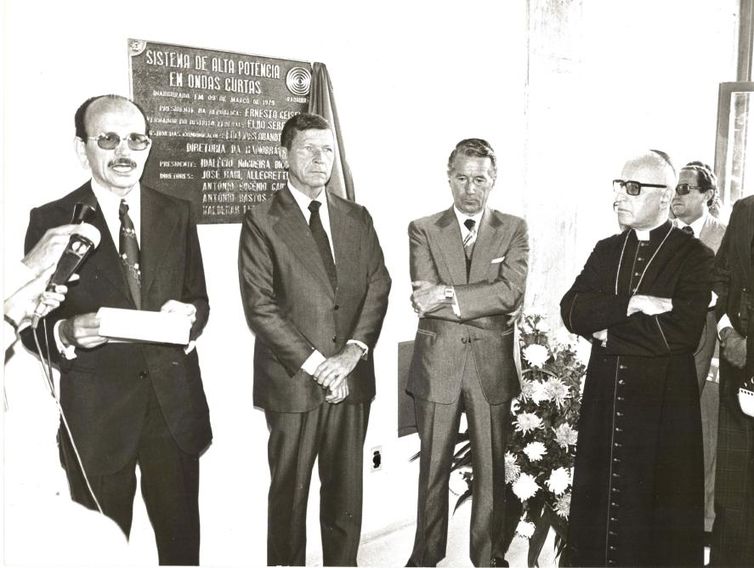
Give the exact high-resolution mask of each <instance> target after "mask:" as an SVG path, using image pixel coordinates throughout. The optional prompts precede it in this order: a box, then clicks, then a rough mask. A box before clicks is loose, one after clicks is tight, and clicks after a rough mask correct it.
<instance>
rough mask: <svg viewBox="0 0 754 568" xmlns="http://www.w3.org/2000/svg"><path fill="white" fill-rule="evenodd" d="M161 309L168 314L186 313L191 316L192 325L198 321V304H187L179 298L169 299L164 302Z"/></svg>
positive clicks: (188, 316)
mask: <svg viewBox="0 0 754 568" xmlns="http://www.w3.org/2000/svg"><path fill="white" fill-rule="evenodd" d="M160 311H161V312H165V313H168V314H181V315H184V316H186V317H187V318H189V320H190V321H191V324H192V325H193V323H194V322H195V321H196V306H194V304H186V303H184V302H179V301H178V300H168V301H167V302H165V303H164V304H162V307H161V308H160Z"/></svg>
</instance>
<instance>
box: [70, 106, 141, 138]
mask: <svg viewBox="0 0 754 568" xmlns="http://www.w3.org/2000/svg"><path fill="white" fill-rule="evenodd" d="M110 119H117V120H118V121H119V122H121V121H123V122H125V121H127V122H128V123H129V124H132V125H139V127H140V128H139V129H140V130H141V131H142V132H143V131H144V130H145V128H146V122H145V120H144V116H143V115H142V114H141V111H140V110H139V109H138V107H137V106H136V105H134V104H133V103H131V102H130V101H126V100H123V99H108V98H103V99H98V100H96V101H94V102H93V103H92V104H91V105H89V108H87V109H86V114H85V115H84V127H85V128H86V130H87V132H92V130H93V129H92V127H93V126H95V125H96V124H98V123H101V122H103V121H106V122H109V121H110Z"/></svg>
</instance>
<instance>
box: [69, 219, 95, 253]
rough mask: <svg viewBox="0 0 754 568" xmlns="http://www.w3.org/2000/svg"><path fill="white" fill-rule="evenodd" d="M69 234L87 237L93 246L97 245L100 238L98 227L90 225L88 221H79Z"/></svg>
mask: <svg viewBox="0 0 754 568" xmlns="http://www.w3.org/2000/svg"><path fill="white" fill-rule="evenodd" d="M71 235H81V236H82V237H84V238H85V239H89V240H90V241H92V245H93V248H97V247H98V246H99V242H100V240H101V238H102V235H101V234H100V232H99V229H98V228H97V227H95V226H94V225H90V224H89V223H81V224H80V225H78V226H77V227H76V228H75V229H74V231H73V233H72V234H71Z"/></svg>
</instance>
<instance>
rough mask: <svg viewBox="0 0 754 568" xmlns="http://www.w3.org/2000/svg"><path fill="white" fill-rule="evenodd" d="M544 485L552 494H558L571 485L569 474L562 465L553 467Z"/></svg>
mask: <svg viewBox="0 0 754 568" xmlns="http://www.w3.org/2000/svg"><path fill="white" fill-rule="evenodd" d="M545 485H547V487H548V488H549V489H550V491H552V492H553V494H555V495H560V494H562V493H563V492H564V491H565V490H566V489H568V486H569V485H571V475H570V474H569V473H568V470H567V469H566V468H564V467H559V468H557V469H553V470H552V471H551V472H550V478H549V479H548V480H546V481H545Z"/></svg>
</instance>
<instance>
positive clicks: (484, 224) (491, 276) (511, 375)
mask: <svg viewBox="0 0 754 568" xmlns="http://www.w3.org/2000/svg"><path fill="white" fill-rule="evenodd" d="M408 233H409V240H410V246H411V280H412V281H414V280H426V281H428V282H432V283H435V284H446V285H452V286H454V288H455V292H456V298H457V300H458V304H459V306H460V311H461V317H460V318H459V317H457V316H456V315H455V313H454V312H453V309H452V307H451V306H450V305H446V306H443V307H442V308H440V309H439V310H437V311H434V312H432V313H430V314H426V315H425V316H424V317H422V318H421V319H420V320H419V327H418V329H417V331H416V341H415V345H414V355H413V359H412V361H411V367H410V370H409V379H408V386H407V390H408V392H409V393H411V394H413V395H414V396H416V397H418V398H421V399H424V400H429V401H432V402H438V403H442V404H449V403H451V402H453V401H455V400H456V399H457V398H458V396H459V394H460V391H461V377H462V373H463V365H464V357H463V356H462V355H463V353H464V351H465V348H466V345H467V341H469V340H470V341H471V348H472V352H473V354H474V362H475V363H476V368H477V372H478V374H479V377H480V380H481V383H482V389H483V391H484V394H485V396H486V398H487V401H488V402H489V403H490V404H500V403H502V402H505V401H507V400H509V399H511V398H512V397H513V396H515V395H516V394H518V392H519V389H520V383H519V376H518V372H517V369H516V363H515V361H516V359H515V357H516V355H517V353H518V346H517V345H515V341H514V335H515V334H514V323H513V321H511V320H512V319H513V318H511V317H510V316H511V315H512V314H514V313H517V311H518V309H519V308H520V307H521V304H522V303H523V299H524V291H525V288H526V274H527V270H528V257H529V243H528V237H527V230H526V223H525V222H524V220H523V219H520V218H518V217H514V216H512V215H506V214H504V213H500V212H499V211H495V210H493V209H487V210H486V211H485V213H484V215H483V217H482V220H481V222H480V226H479V231H478V236H477V240H476V244H475V245H474V254H473V257H472V262H471V270H470V273H469V278H468V281H467V278H466V257H465V255H464V250H463V243H462V240H461V230H460V228H459V226H458V221H457V218H456V216H455V213H454V212H453V208H452V207H451V208H450V209H448V210H446V211H442V212H440V213H436V214H434V215H430V216H429V217H424V218H422V219H418V220H416V221H413V222H412V223H411V224H410V225H409V227H408Z"/></svg>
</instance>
